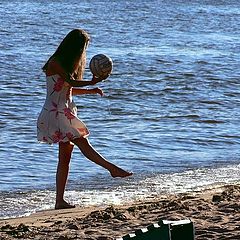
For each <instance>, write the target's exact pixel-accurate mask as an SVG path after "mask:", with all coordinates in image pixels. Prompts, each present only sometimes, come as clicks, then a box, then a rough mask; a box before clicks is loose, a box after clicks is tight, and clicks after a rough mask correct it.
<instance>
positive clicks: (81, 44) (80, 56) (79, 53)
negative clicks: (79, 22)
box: [42, 29, 90, 80]
mask: <svg viewBox="0 0 240 240" xmlns="http://www.w3.org/2000/svg"><path fill="white" fill-rule="evenodd" d="M89 39H90V38H89V35H88V34H87V32H85V31H84V30H82V29H74V30H72V31H71V32H69V33H68V34H67V35H66V37H65V38H64V39H63V40H62V42H61V43H60V45H59V47H58V48H57V50H56V51H55V53H54V54H53V55H52V56H51V57H50V58H49V59H48V61H47V62H46V64H45V65H44V66H43V68H42V69H43V71H46V70H47V67H48V63H49V61H50V60H51V59H52V58H53V57H54V58H56V60H57V61H58V62H59V64H60V65H61V66H62V67H63V68H64V69H65V71H66V72H67V73H69V74H71V75H72V76H73V77H74V78H76V79H79V80H80V79H82V77H83V73H84V70H85V66H86V47H87V44H88V41H89Z"/></svg>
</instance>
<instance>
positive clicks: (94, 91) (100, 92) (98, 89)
mask: <svg viewBox="0 0 240 240" xmlns="http://www.w3.org/2000/svg"><path fill="white" fill-rule="evenodd" d="M92 91H93V93H95V94H99V95H100V96H101V97H102V96H103V91H102V89H101V88H93V89H92Z"/></svg>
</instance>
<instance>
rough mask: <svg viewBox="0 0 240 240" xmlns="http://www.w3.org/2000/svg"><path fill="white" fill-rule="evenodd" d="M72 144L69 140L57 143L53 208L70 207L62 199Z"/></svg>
mask: <svg viewBox="0 0 240 240" xmlns="http://www.w3.org/2000/svg"><path fill="white" fill-rule="evenodd" d="M73 147H74V145H73V144H71V143H70V142H66V143H59V155H58V158H59V160H58V166H57V173H56V204H55V209H63V208H72V207H74V206H73V205H70V204H69V203H67V202H66V201H65V200H64V191H65V186H66V183H67V178H68V173H69V163H70V160H71V155H72V151H73Z"/></svg>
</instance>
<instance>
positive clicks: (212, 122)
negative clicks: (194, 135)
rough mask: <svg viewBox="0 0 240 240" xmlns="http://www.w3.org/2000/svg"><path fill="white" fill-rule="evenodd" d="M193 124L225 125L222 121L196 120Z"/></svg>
mask: <svg viewBox="0 0 240 240" xmlns="http://www.w3.org/2000/svg"><path fill="white" fill-rule="evenodd" d="M195 122H198V123H206V124H220V123H225V122H224V121H221V120H214V119H206V120H196V121H195Z"/></svg>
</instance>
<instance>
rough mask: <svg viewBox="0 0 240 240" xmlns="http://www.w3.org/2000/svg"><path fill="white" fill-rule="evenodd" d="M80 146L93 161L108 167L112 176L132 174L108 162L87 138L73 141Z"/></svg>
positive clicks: (84, 153)
mask: <svg viewBox="0 0 240 240" xmlns="http://www.w3.org/2000/svg"><path fill="white" fill-rule="evenodd" d="M72 142H73V143H74V144H75V145H77V146H78V148H79V149H80V150H81V152H82V153H83V155H84V156H85V157H86V158H88V159H89V160H91V161H92V162H94V163H96V164H98V165H100V166H102V167H104V168H105V169H107V170H108V171H109V172H110V174H111V176H112V177H122V178H124V177H128V176H131V175H132V173H131V172H127V171H125V170H123V169H122V168H119V167H117V166H116V165H114V164H112V163H110V162H108V161H107V160H106V159H105V158H104V157H103V156H101V155H100V154H99V153H98V152H97V151H96V150H95V149H94V148H93V147H92V146H91V144H90V143H89V141H88V139H86V138H83V137H82V138H77V139H74V140H73V141H72Z"/></svg>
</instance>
